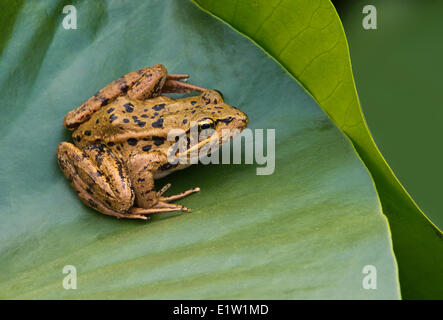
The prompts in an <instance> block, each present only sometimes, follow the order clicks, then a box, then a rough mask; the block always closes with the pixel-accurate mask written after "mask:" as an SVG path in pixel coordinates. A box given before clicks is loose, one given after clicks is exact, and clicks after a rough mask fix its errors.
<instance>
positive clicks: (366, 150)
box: [195, 0, 443, 299]
mask: <svg viewBox="0 0 443 320" xmlns="http://www.w3.org/2000/svg"><path fill="white" fill-rule="evenodd" d="M195 2H196V3H197V4H198V5H199V6H201V7H202V8H203V9H205V10H207V11H209V12H210V13H212V14H213V15H215V16H216V17H218V18H220V19H222V20H223V21H225V22H226V23H228V24H230V25H231V26H232V27H233V28H234V29H236V30H237V31H239V32H241V33H243V34H244V35H246V36H247V37H249V38H250V39H251V40H253V41H254V42H255V43H256V44H257V45H259V46H260V47H261V48H263V49H264V50H265V51H266V52H267V53H268V54H269V55H270V56H271V57H272V58H274V59H275V60H276V61H277V62H278V63H280V64H281V66H283V67H284V68H285V69H286V70H287V71H288V72H289V73H290V74H291V75H292V76H293V77H294V78H295V79H297V80H298V81H299V82H300V83H301V84H302V85H303V86H304V87H305V88H306V89H307V90H308V92H309V93H310V94H311V95H312V96H313V97H314V99H315V100H316V101H317V102H318V103H319V105H320V106H321V107H322V108H323V109H324V110H325V111H326V113H327V114H328V115H329V116H330V117H331V118H332V119H333V120H334V122H335V124H336V125H337V126H338V127H339V128H340V129H341V130H342V131H343V132H344V133H345V134H346V135H347V136H348V137H349V138H350V139H351V140H352V142H353V144H354V146H355V148H356V150H357V152H358V154H359V155H360V157H361V158H362V160H363V161H364V163H365V165H366V166H367V167H368V169H369V171H370V173H371V175H372V177H373V179H374V182H375V185H376V188H377V192H378V195H379V197H380V201H381V204H382V208H383V212H384V214H385V215H386V216H387V217H388V220H389V224H390V227H391V230H392V236H393V244H394V250H395V254H396V257H397V260H398V262H399V271H400V282H401V286H402V293H403V296H404V297H405V298H434V299H435V298H438V297H440V298H441V297H443V291H442V290H441V288H442V286H443V277H442V276H441V275H442V274H443V241H442V233H441V232H440V230H438V228H437V227H436V226H434V225H433V224H432V223H431V222H430V221H429V220H428V218H427V217H426V216H425V215H424V214H423V213H422V212H421V210H420V209H419V208H418V207H417V205H416V204H415V203H414V201H413V200H412V199H411V197H410V196H409V195H408V194H407V192H406V191H405V190H404V188H403V187H402V185H401V184H400V183H399V181H398V180H397V179H396V177H395V176H394V174H393V172H392V171H391V169H390V168H389V166H388V165H387V164H386V162H385V161H384V159H383V157H382V155H381V154H380V152H379V151H378V149H377V147H376V145H375V143H374V141H373V139H372V137H371V135H370V133H369V130H368V128H367V126H366V123H365V120H364V118H363V115H362V112H361V108H360V104H359V101H358V96H357V92H356V90H355V85H354V80H353V75H352V70H351V64H350V60H349V51H348V46H347V42H346V37H345V34H344V31H343V28H342V25H341V22H340V20H339V17H338V15H337V13H336V11H335V9H334V7H333V5H332V4H331V3H330V1H328V0H316V1H313V0H227V1H223V2H222V1H216V0H195ZM374 94H377V93H376V92H374Z"/></svg>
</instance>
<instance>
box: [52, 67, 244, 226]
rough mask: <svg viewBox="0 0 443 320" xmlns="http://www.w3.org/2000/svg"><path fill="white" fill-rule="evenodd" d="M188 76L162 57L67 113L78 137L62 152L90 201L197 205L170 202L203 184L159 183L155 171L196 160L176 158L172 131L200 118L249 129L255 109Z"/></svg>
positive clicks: (122, 209)
mask: <svg viewBox="0 0 443 320" xmlns="http://www.w3.org/2000/svg"><path fill="white" fill-rule="evenodd" d="M186 78H188V75H181V74H168V73H167V70H166V68H165V67H164V66H163V65H160V64H157V65H155V66H153V67H148V68H144V69H140V70H137V71H133V72H131V73H128V74H126V75H124V76H123V77H121V78H119V79H117V80H115V81H113V82H112V83H110V84H109V85H107V86H106V87H105V88H103V89H102V90H100V91H99V92H97V94H95V95H94V96H93V97H91V98H90V99H89V100H88V101H86V102H85V103H83V104H82V105H80V106H79V107H78V108H77V109H75V110H73V111H71V112H69V113H68V114H67V115H66V117H65V120H64V122H63V125H64V126H65V128H67V129H69V130H73V133H72V137H73V140H74V144H72V143H69V142H62V143H60V144H59V146H58V149H57V159H58V163H59V165H60V168H61V169H62V171H63V173H64V175H65V176H66V178H67V179H68V180H69V181H70V182H71V185H72V187H73V188H74V189H75V190H76V192H77V194H78V196H79V198H80V199H81V200H82V201H83V202H84V203H85V204H86V205H88V206H90V207H92V208H94V209H95V210H97V211H99V212H101V213H103V214H106V215H111V216H114V217H117V218H135V219H147V217H146V215H148V214H152V213H158V212H170V211H190V210H189V209H188V208H186V207H184V206H181V205H177V204H172V203H170V202H172V201H174V200H178V199H182V198H184V197H186V196H187V195H189V194H192V193H194V192H197V191H199V190H200V189H199V188H193V189H190V190H187V191H185V192H183V193H181V194H177V195H173V196H164V195H163V194H164V193H165V192H166V190H167V189H168V188H169V187H170V184H167V185H166V186H165V187H163V188H162V189H161V190H160V191H156V190H155V187H154V179H158V178H160V177H163V176H165V175H167V174H169V173H171V172H173V171H175V170H179V169H183V168H185V167H187V166H188V165H186V164H180V163H178V164H171V163H170V162H169V161H168V152H170V150H171V149H170V148H171V147H172V146H173V144H174V143H175V141H169V140H168V139H167V136H168V132H169V131H170V130H171V129H181V130H183V131H184V132H186V134H188V135H189V132H190V130H191V123H194V124H195V123H197V124H198V130H203V129H207V128H211V129H213V130H215V132H217V133H218V134H219V136H220V137H221V136H222V135H221V134H220V133H221V131H222V130H223V129H230V130H232V129H237V130H238V131H237V132H240V131H241V130H243V129H244V128H245V127H246V126H247V124H248V117H247V116H246V114H245V113H243V112H242V111H240V110H238V109H237V108H235V107H232V106H229V105H227V104H225V103H224V101H223V97H222V95H221V93H220V92H218V91H216V90H206V89H204V88H201V87H197V86H194V85H192V84H189V83H186V82H183V81H181V80H183V79H186ZM193 91H198V92H201V95H200V96H196V97H187V98H183V99H172V98H170V97H167V96H164V95H163V94H165V93H190V92H193ZM208 139H210V137H208ZM223 142H225V141H222V139H220V140H219V144H221V143H223ZM189 145H190V144H188V146H189ZM201 145H204V143H203V144H201V143H199V144H198V145H197V147H198V148H200V146H201ZM194 147H195V146H194ZM189 148H190V147H189Z"/></svg>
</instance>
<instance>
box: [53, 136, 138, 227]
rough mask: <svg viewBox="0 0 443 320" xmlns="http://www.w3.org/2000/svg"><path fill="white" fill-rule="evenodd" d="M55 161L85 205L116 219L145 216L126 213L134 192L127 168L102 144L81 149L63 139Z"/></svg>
mask: <svg viewBox="0 0 443 320" xmlns="http://www.w3.org/2000/svg"><path fill="white" fill-rule="evenodd" d="M57 160H58V163H59V165H60V168H61V169H62V171H63V173H64V175H65V176H66V178H67V179H68V180H69V181H70V182H71V185H72V187H73V188H74V189H75V190H76V191H77V194H78V196H79V198H80V199H81V200H82V201H83V202H84V203H85V204H86V205H87V206H89V207H91V208H93V209H95V210H97V211H99V212H101V213H103V214H106V215H111V216H114V217H117V218H135V219H146V217H144V216H141V215H134V214H132V213H130V212H129V209H130V208H131V207H132V205H133V202H134V192H133V190H132V186H131V183H130V181H129V179H128V176H127V170H126V168H125V167H124V166H123V165H122V163H121V162H120V160H119V159H118V158H117V157H116V156H115V155H114V154H112V152H111V151H110V150H109V149H108V148H106V147H105V146H102V145H94V146H90V147H87V148H85V149H84V150H80V149H79V148H77V147H76V146H74V145H73V144H71V143H68V142H62V143H60V144H59V146H58V149H57Z"/></svg>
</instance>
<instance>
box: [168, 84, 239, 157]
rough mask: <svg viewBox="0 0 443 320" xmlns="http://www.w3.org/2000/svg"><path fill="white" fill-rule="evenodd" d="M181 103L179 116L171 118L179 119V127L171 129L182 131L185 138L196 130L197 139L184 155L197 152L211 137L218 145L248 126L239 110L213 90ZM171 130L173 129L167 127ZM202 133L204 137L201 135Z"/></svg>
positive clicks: (177, 124) (177, 125)
mask: <svg viewBox="0 0 443 320" xmlns="http://www.w3.org/2000/svg"><path fill="white" fill-rule="evenodd" d="M181 101H182V106H181V110H180V114H181V115H182V116H181V117H177V114H175V116H174V119H180V121H181V123H177V122H176V126H175V128H180V129H182V130H184V131H185V132H186V133H187V135H188V137H189V133H190V131H192V129H198V132H199V135H200V137H199V142H198V144H197V145H194V146H192V147H191V148H190V149H188V150H187V153H188V152H190V151H191V150H194V149H198V150H200V149H201V148H202V147H203V146H204V145H206V144H207V143H208V142H210V141H214V140H211V139H212V138H213V136H214V134H215V133H216V134H217V135H218V138H219V140H218V142H219V144H220V145H221V144H222V143H224V142H226V141H228V140H229V139H232V138H233V137H234V136H236V135H237V134H238V133H240V132H241V131H242V130H243V129H245V128H246V127H247V125H248V116H247V115H246V114H245V113H244V112H242V111H241V110H239V109H237V108H235V107H232V106H230V105H228V104H226V103H225V102H224V100H223V95H222V94H221V92H219V91H217V90H206V91H205V92H203V93H202V95H201V96H200V97H198V98H197V99H196V97H192V98H185V99H183V100H181ZM183 103H184V106H185V108H183ZM171 127H174V126H173V125H171ZM196 127H197V128H196ZM205 132H207V133H208V134H204V133H205ZM202 137H203V139H202ZM188 141H189V140H188ZM188 146H189V144H188Z"/></svg>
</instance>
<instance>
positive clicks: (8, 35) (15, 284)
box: [0, 0, 399, 299]
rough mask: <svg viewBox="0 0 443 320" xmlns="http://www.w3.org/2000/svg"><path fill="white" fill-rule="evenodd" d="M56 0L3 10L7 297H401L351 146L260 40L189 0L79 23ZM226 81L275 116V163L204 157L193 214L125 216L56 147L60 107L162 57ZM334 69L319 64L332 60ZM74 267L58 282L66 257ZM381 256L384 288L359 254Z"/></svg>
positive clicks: (187, 179) (99, 11)
mask: <svg viewBox="0 0 443 320" xmlns="http://www.w3.org/2000/svg"><path fill="white" fill-rule="evenodd" d="M64 4H65V3H62V2H56V1H51V2H50V1H27V2H23V3H21V2H18V3H16V5H15V6H6V7H5V8H2V9H3V10H0V12H3V14H4V15H5V16H8V17H9V18H8V19H9V20H6V19H1V20H0V21H8V22H9V23H10V24H13V27H10V28H9V29H7V28H2V30H6V31H5V32H4V33H3V34H2V38H1V43H2V46H3V51H2V52H1V55H2V59H1V61H0V70H1V74H0V86H1V87H0V91H1V95H0V99H1V104H0V105H1V110H2V116H1V118H0V121H1V122H0V124H1V125H0V131H1V132H0V133H1V138H0V150H1V153H0V170H1V175H0V219H1V232H0V236H1V242H0V296H1V297H3V298H120V299H128V298H274V299H276V298H322V299H327V298H377V299H384V298H386V299H391V298H394V299H395V298H399V286H398V282H397V274H396V263H395V259H394V257H393V253H392V248H391V242H390V235H389V230H388V227H387V222H386V220H385V218H384V216H383V215H382V213H381V208H380V206H379V202H378V198H377V195H376V193H375V190H374V187H373V183H372V180H371V178H370V176H369V174H368V172H367V171H366V168H365V167H364V166H363V164H362V163H361V162H360V160H359V159H358V158H357V156H356V154H355V152H354V150H353V148H352V146H351V145H350V143H349V142H348V140H347V139H346V138H345V137H344V136H343V135H342V133H341V132H340V131H339V130H338V129H337V128H336V127H335V126H334V125H333V123H332V122H331V121H330V120H329V119H328V118H327V116H326V115H325V114H324V113H323V112H322V111H321V110H320V108H318V106H317V104H316V103H315V102H314V100H313V99H312V98H311V97H310V96H309V95H308V94H307V93H306V91H305V90H304V89H303V88H301V87H300V86H299V85H298V84H297V83H296V82H295V81H293V79H292V78H291V77H290V76H288V75H287V74H286V73H285V72H284V71H283V70H282V69H281V68H280V67H279V66H278V65H277V64H276V63H275V62H274V61H272V60H271V59H269V57H268V56H267V55H265V54H264V53H263V52H262V51H261V50H260V49H259V48H257V47H256V46H255V45H253V44H252V43H251V42H250V41H248V40H247V39H245V38H244V37H242V36H240V35H239V34H238V33H236V32H234V31H232V30H231V29H230V28H228V27H227V26H226V25H224V24H222V23H220V22H218V21H216V20H214V19H212V18H211V17H209V16H207V15H206V14H204V13H203V12H201V11H200V10H199V9H197V8H196V7H195V6H193V5H192V4H191V3H189V2H185V1H172V0H170V1H103V2H102V1H90V2H81V3H78V5H77V13H78V29H77V30H64V29H63V28H62V27H61V19H62V14H61V12H62V8H63V5H64ZM159 62H161V63H163V64H165V65H166V66H167V67H168V69H169V70H170V71H171V72H177V73H190V74H191V75H192V82H193V83H196V84H198V85H202V86H206V87H212V88H217V89H219V90H221V91H223V93H224V95H225V97H226V100H227V102H228V103H230V104H233V105H236V106H238V107H240V108H241V109H242V110H244V111H245V112H246V113H248V115H249V116H250V124H251V127H252V128H264V129H266V128H273V129H275V130H276V169H275V173H274V174H273V175H270V176H257V175H256V165H211V166H203V165H196V166H193V167H191V168H189V169H186V170H184V171H182V172H179V173H175V174H174V175H171V176H168V177H167V178H165V179H164V180H163V181H160V182H159V183H158V186H161V185H162V184H164V183H166V182H169V181H170V182H173V190H171V192H173V193H175V192H180V191H182V190H184V189H187V188H189V187H193V186H199V187H201V189H202V191H201V193H199V194H196V195H193V196H192V197H190V198H187V199H185V200H183V201H182V202H181V203H183V204H184V205H187V206H189V207H191V208H192V209H193V212H192V213H190V214H183V215H179V214H161V215H157V216H155V217H153V219H152V220H151V221H150V222H149V223H143V222H137V221H119V220H116V219H113V218H110V217H106V216H104V215H100V214H98V213H96V212H95V211H93V210H90V209H89V208H87V207H85V206H84V205H83V204H82V203H81V202H80V201H79V199H78V198H77V197H76V194H75V193H74V191H73V190H72V189H71V187H70V186H69V184H68V182H67V181H66V179H65V178H64V176H63V175H62V173H61V171H60V170H59V168H58V166H57V163H56V160H55V150H56V147H57V144H58V143H59V142H61V141H64V140H69V139H70V137H69V134H67V132H65V130H64V129H63V128H62V126H61V122H62V120H63V117H64V115H65V113H66V112H68V111H69V110H70V109H72V108H74V107H76V106H77V105H79V104H80V103H81V101H82V100H84V99H86V98H88V97H89V96H91V95H92V94H94V93H95V92H96V91H97V90H98V89H100V88H102V87H103V86H104V85H106V84H107V83H109V82H110V81H112V80H113V79H115V78H117V77H119V76H121V75H122V74H124V73H126V72H128V71H131V70H134V69H137V68H140V67H143V66H146V65H152V64H155V63H159ZM325 73H326V74H327V73H328V71H327V70H325V71H324V72H323V73H322V75H323V76H324V74H325ZM65 265H74V266H75V267H76V268H77V275H78V289H77V290H64V289H63V288H62V280H63V277H64V276H65V275H64V274H62V269H63V267H64V266H65ZM365 265H374V266H376V268H377V271H378V272H377V275H378V279H377V280H378V282H377V283H378V287H377V290H365V289H363V287H362V279H363V277H364V276H365V275H364V274H363V273H362V269H363V267H364V266H365Z"/></svg>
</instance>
